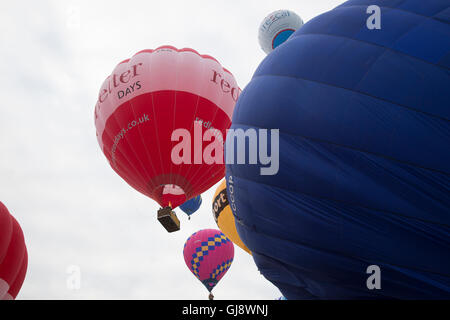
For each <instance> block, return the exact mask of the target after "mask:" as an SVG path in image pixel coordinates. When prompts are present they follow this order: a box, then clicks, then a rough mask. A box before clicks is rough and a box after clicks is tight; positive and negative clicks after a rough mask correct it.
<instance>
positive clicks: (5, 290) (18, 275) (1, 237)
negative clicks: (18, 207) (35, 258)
mask: <svg viewBox="0 0 450 320" xmlns="http://www.w3.org/2000/svg"><path fill="white" fill-rule="evenodd" d="M27 265H28V254H27V248H26V245H25V240H24V237H23V233H22V229H21V228H20V226H19V223H18V222H17V221H16V219H14V217H13V216H11V215H10V214H9V211H8V209H7V208H6V207H5V206H4V205H3V203H2V202H0V300H13V299H15V298H16V296H17V294H18V293H19V291H20V288H21V287H22V284H23V281H24V279H25V274H26V271H27Z"/></svg>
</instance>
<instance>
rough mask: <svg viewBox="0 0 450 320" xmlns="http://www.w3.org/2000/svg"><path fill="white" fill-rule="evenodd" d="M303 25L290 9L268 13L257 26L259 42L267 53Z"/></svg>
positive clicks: (300, 19)
mask: <svg viewBox="0 0 450 320" xmlns="http://www.w3.org/2000/svg"><path fill="white" fill-rule="evenodd" d="M302 25H303V20H302V18H300V17H299V16H298V15H297V14H296V13H295V12H292V11H290V10H277V11H274V12H272V13H270V14H269V15H268V16H267V17H265V18H264V20H263V21H262V22H261V25H260V26H259V35H258V39H259V44H260V46H261V48H262V49H263V50H264V52H265V53H267V54H269V53H271V52H272V51H273V49H275V48H276V47H278V46H279V45H280V44H282V43H283V42H285V41H286V40H287V39H288V38H289V37H290V36H291V35H292V34H293V33H294V32H295V31H297V30H298V29H299V28H300V27H301V26H302Z"/></svg>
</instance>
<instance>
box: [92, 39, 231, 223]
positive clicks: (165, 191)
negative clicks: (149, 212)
mask: <svg viewBox="0 0 450 320" xmlns="http://www.w3.org/2000/svg"><path fill="white" fill-rule="evenodd" d="M239 93H240V89H239V87H238V85H237V84H236V80H235V79H234V77H233V75H232V74H231V73H230V72H229V71H228V70H227V69H225V68H223V67H222V66H221V65H220V63H219V62H218V61H217V60H216V59H214V58H213V57H211V56H208V55H201V54H199V53H198V52H197V51H195V50H193V49H188V48H184V49H177V48H175V47H172V46H162V47H159V48H157V49H155V50H143V51H140V52H138V53H136V54H135V55H134V56H133V57H132V58H131V59H127V60H124V61H122V62H121V63H119V64H118V65H117V66H116V68H115V69H114V71H113V72H112V74H111V75H110V76H109V77H108V78H107V79H106V80H105V82H104V83H103V85H102V87H101V89H100V92H99V95H98V100H97V104H96V106H95V126H96V129H97V139H98V142H99V144H100V147H101V149H102V151H103V153H104V155H105V156H106V158H107V159H108V161H109V163H110V165H111V167H112V168H113V169H114V171H116V173H117V174H119V175H120V176H121V177H122V178H123V179H124V180H125V181H126V182H127V183H128V184H129V185H130V186H132V187H133V188H135V189H136V190H138V191H139V192H141V193H143V194H145V195H147V196H148V197H150V198H152V199H154V200H155V201H156V202H158V203H159V204H160V205H161V206H162V207H164V208H168V209H169V214H172V213H171V212H170V211H171V209H172V208H176V207H177V206H179V205H180V204H182V203H184V202H185V201H186V200H187V199H191V198H193V197H196V196H198V195H199V194H201V193H202V192H204V191H206V190H208V189H209V188H210V187H211V186H213V185H214V184H216V183H217V182H218V181H219V180H220V179H221V178H223V176H224V174H225V165H224V164H223V139H224V137H225V132H226V129H227V128H229V126H230V124H231V116H232V113H233V109H234V105H235V102H236V101H237V98H238V96H239ZM180 146H181V147H180ZM186 146H187V147H186ZM217 146H219V147H217ZM220 148H222V149H220ZM208 157H209V158H208ZM211 158H213V160H217V159H219V160H221V161H211ZM175 229H176V228H175Z"/></svg>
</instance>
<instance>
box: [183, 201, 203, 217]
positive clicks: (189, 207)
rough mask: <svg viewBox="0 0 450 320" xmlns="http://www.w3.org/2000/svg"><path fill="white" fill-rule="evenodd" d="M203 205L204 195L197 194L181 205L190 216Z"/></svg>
mask: <svg viewBox="0 0 450 320" xmlns="http://www.w3.org/2000/svg"><path fill="white" fill-rule="evenodd" d="M201 205H202V197H201V196H197V197H195V198H192V199H190V200H188V201H186V202H185V203H183V204H182V205H180V209H181V210H183V212H184V213H186V214H187V215H188V216H190V215H191V214H193V213H194V212H196V211H197V210H198V209H199V208H200V206H201Z"/></svg>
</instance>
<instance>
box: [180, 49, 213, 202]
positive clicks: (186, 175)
mask: <svg viewBox="0 0 450 320" xmlns="http://www.w3.org/2000/svg"><path fill="white" fill-rule="evenodd" d="M197 56H198V60H197V64H199V65H200V67H201V69H202V72H201V77H197V78H196V79H197V85H198V89H199V91H198V93H197V103H196V104H195V111H194V115H193V117H192V121H191V126H190V128H189V132H192V131H193V128H194V123H195V119H196V115H197V110H198V105H199V103H200V97H201V96H202V94H203V90H204V86H202V84H201V79H203V76H204V74H205V71H206V65H205V63H201V62H203V59H204V58H203V57H201V56H199V55H197ZM194 144H195V139H194ZM192 147H193V145H192V140H191V159H190V160H192V157H193V156H194V154H193V153H192ZM194 150H195V148H194ZM182 165H183V164H181V165H180V168H179V169H178V172H177V174H178V179H179V177H180V171H181V169H182ZM193 166H194V164H192V165H190V166H189V167H188V168H187V170H186V172H185V175H184V178H185V179H186V180H187V181H188V182H189V183H190V188H189V189H190V190H189V196H191V193H192V191H191V190H192V184H193V182H192V180H191V179H189V172H190V171H191V169H192V167H193ZM178 179H177V180H178ZM177 182H178V181H177ZM185 192H186V190H185ZM186 197H187V195H186Z"/></svg>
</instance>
